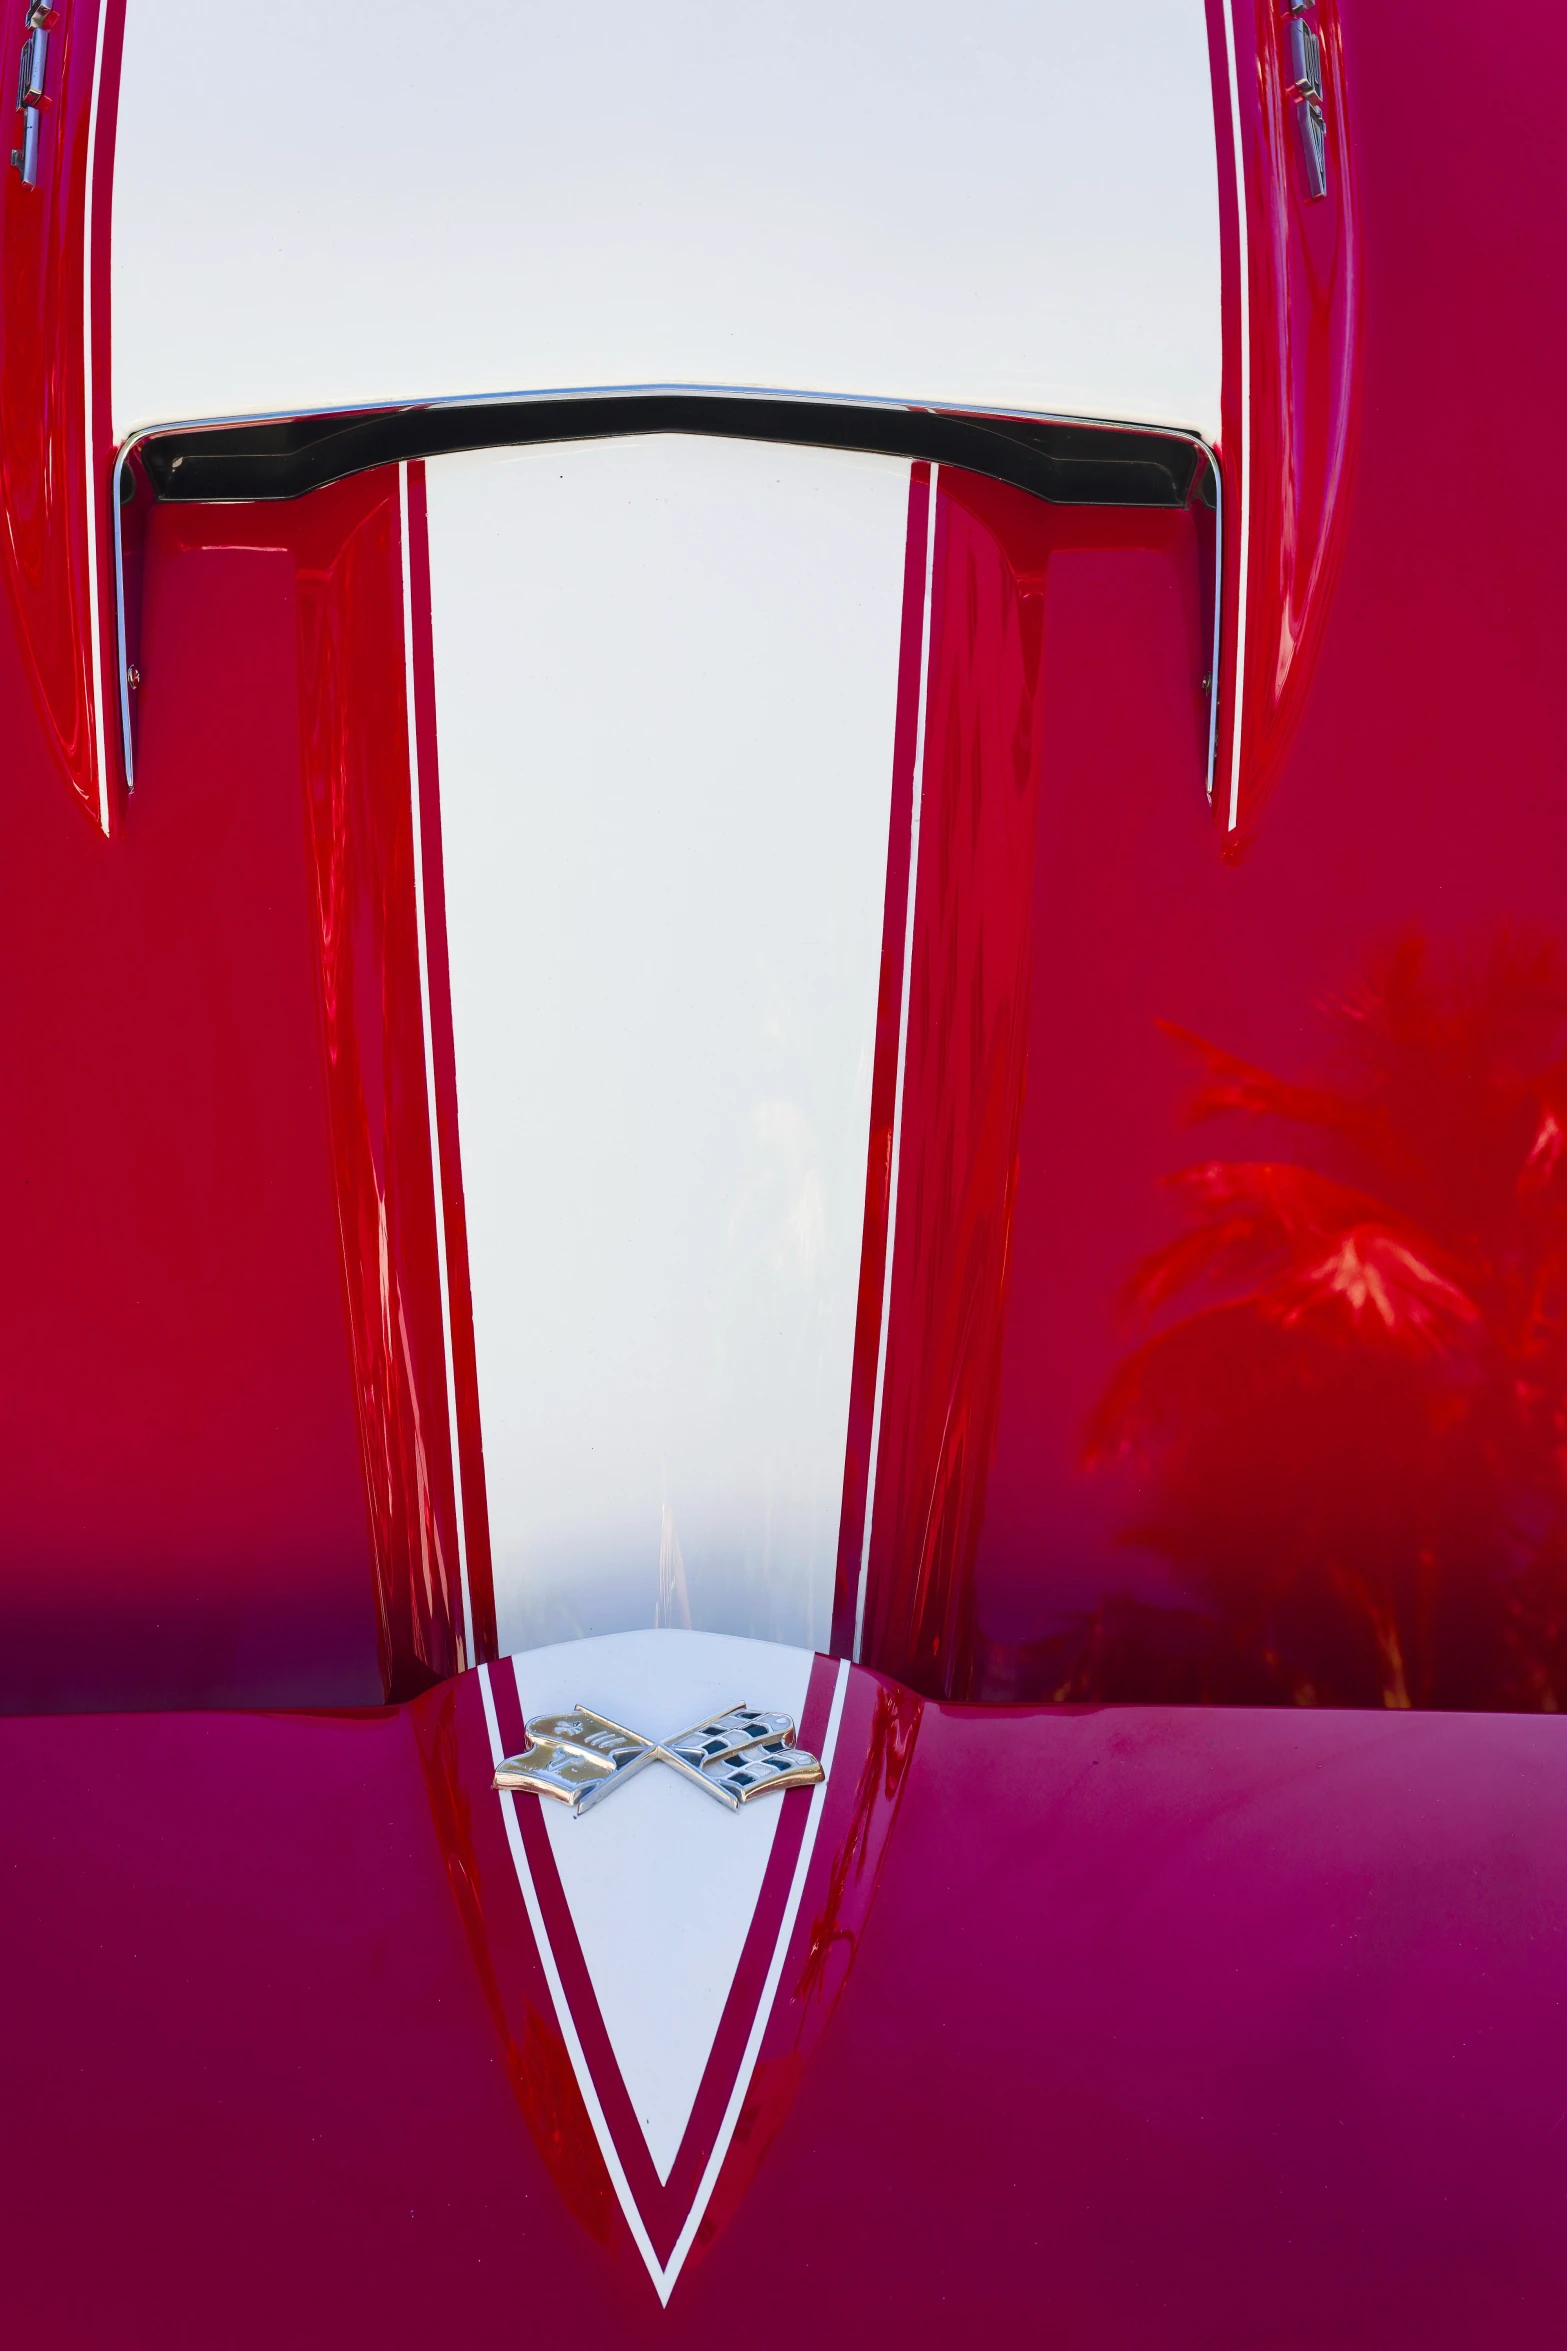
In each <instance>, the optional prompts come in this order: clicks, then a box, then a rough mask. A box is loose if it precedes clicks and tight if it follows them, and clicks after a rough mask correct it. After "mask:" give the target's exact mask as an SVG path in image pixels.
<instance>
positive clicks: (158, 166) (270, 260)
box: [113, 0, 1220, 439]
mask: <svg viewBox="0 0 1567 2351" xmlns="http://www.w3.org/2000/svg"><path fill="white" fill-rule="evenodd" d="M113 351H114V422H115V430H116V433H117V434H118V433H123V432H124V431H125V430H126V429H127V428H129V427H130V426H132V425H136V424H146V423H152V422H160V421H161V422H174V421H179V420H190V419H195V418H202V417H220V416H231V415H254V414H259V413H273V412H277V411H284V412H293V411H297V410H300V409H308V408H332V407H339V406H351V405H356V404H366V403H375V402H378V401H383V400H401V399H421V398H432V397H436V396H442V395H445V396H454V395H455V396H465V395H473V394H478V393H500V392H508V391H520V390H532V389H540V388H543V387H547V386H589V385H610V384H637V383H641V384H646V383H656V382H671V383H673V382H679V383H702V384H713V385H760V386H770V387H775V388H781V389H794V390H801V391H816V392H832V393H837V394H843V395H855V394H860V395H880V396H884V397H890V398H900V399H911V400H921V401H931V402H947V403H954V404H967V405H973V406H978V407H989V408H995V407H1001V408H1025V409H1040V410H1047V411H1052V412H1059V413H1065V414H1073V415H1085V416H1102V417H1110V418H1116V417H1120V418H1127V419H1132V420H1139V421H1143V422H1149V423H1155V424H1172V425H1183V426H1188V427H1194V428H1196V429H1197V430H1199V431H1201V432H1203V433H1205V434H1207V435H1208V436H1209V437H1210V439H1211V438H1215V437H1216V436H1217V431H1218V417H1219V375H1220V326H1219V228H1218V195H1217V167H1216V161H1215V138H1214V111H1213V97H1212V89H1211V83H1210V78H1209V64H1208V38H1207V30H1206V24H1205V18H1204V10H1203V4H1202V0H1120V4H1119V5H1117V6H1115V7H1095V6H1084V5H1083V4H1082V0H970V5H968V6H967V7H965V8H962V9H957V10H954V9H953V8H951V7H948V6H937V5H935V4H934V0H895V4H894V0H858V4H857V5H854V6H850V7H845V6H843V5H842V0H801V4H800V5H797V6H794V7H791V8H788V9H762V8H746V9H740V8H731V9H720V10H714V9H712V8H710V7H707V6H697V5H695V4H694V0H687V4H685V5H680V4H670V0H662V4H659V5H654V6H651V7H645V6H644V7H635V8H634V7H631V6H629V5H625V4H624V0H611V4H609V5H601V6H597V7H580V8H559V7H550V8H545V7H541V6H539V5H537V4H536V0H513V4H512V5H509V6H506V7H495V8H485V9H471V10H469V11H467V12H465V13H458V14H445V15H443V14H441V13H440V12H432V11H431V10H430V9H429V8H428V7H427V6H424V5H420V6H414V5H412V4H411V0H341V4H340V5H338V6H336V7H333V8H327V9H322V10H318V11H315V12H313V13H311V14H309V15H307V16H304V17H301V18H299V19H297V20H295V19H292V18H289V19H282V18H279V19H277V20H276V21H275V22H268V23H267V24H266V25H265V26H264V27H263V26H261V25H260V23H259V20H258V19H257V17H256V15H255V13H254V12H253V11H251V10H247V9H241V8H232V7H230V8H209V9H194V10H185V11H183V12H181V13H180V15H179V17H178V19H177V20H175V19H172V18H171V17H170V15H169V12H168V9H167V8H166V7H164V6H162V5H155V4H154V0H129V5H128V14H127V26H126V35H125V57H124V74H123V81H122V86H121V97H120V112H119V126H118V138H117V149H116V159H115V183H114V332H113Z"/></svg>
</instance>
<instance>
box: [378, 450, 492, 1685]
mask: <svg viewBox="0 0 1567 2351" xmlns="http://www.w3.org/2000/svg"><path fill="white" fill-rule="evenodd" d="M402 494H403V498H404V502H405V519H406V526H407V528H406V553H407V563H408V601H407V609H406V621H407V628H408V644H407V658H408V674H409V677H410V679H411V681H412V688H413V703H414V731H415V737H416V743H417V752H418V760H417V765H418V779H419V809H420V836H419V837H420V852H421V872H422V878H423V885H424V893H423V910H424V952H425V985H426V988H427V991H428V1010H429V1020H430V1030H429V1054H430V1070H431V1091H432V1092H433V1094H434V1099H435V1124H436V1132H437V1135H438V1138H439V1151H440V1162H439V1164H440V1170H441V1201H440V1207H441V1229H440V1241H441V1247H442V1250H443V1252H444V1258H445V1265H446V1292H445V1308H444V1310H445V1312H446V1314H447V1315H448V1317H449V1323H450V1344H451V1360H450V1372H451V1380H452V1387H453V1391H454V1416H455V1421H456V1428H457V1452H458V1457H459V1459H458V1474H459V1476H460V1479H461V1487H462V1502H463V1552H464V1559H465V1564H466V1574H467V1582H468V1613H469V1616H470V1618H471V1620H472V1621H471V1642H470V1646H471V1651H472V1655H471V1657H470V1660H469V1662H470V1663H472V1662H475V1661H477V1660H479V1659H482V1658H492V1657H495V1656H496V1655H498V1653H499V1645H498V1643H497V1640H496V1632H495V1581H494V1575H493V1571H492V1565H491V1557H490V1514H489V1504H488V1499H487V1496H486V1493H485V1485H484V1437H483V1430H482V1428H481V1426H480V1421H479V1367H478V1359H477V1356H476V1354H475V1351H474V1336H473V1289H472V1284H471V1281H470V1278H469V1272H468V1221H467V1212H466V1209H465V1206H464V1202H463V1188H462V1155H461V1150H460V1148H459V1141H458V1130H457V1049H456V1043H455V1040H454V1038H453V1034H452V987H451V967H450V964H449V962H448V960H447V945H446V939H447V932H446V887H445V881H444V877H443V870H442V864H441V770H440V742H439V736H438V730H437V726H436V716H435V646H434V639H433V628H432V621H431V609H430V530H429V515H428V508H427V505H426V498H425V474H424V467H423V465H422V464H421V465H410V466H409V467H408V468H407V470H406V474H405V476H404V481H403V492H402ZM450 1417H451V1416H449V1422H450ZM464 1637H465V1639H468V1638H469V1628H465V1636H464Z"/></svg>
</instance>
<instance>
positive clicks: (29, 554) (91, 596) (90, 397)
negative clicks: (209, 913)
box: [0, 0, 124, 831]
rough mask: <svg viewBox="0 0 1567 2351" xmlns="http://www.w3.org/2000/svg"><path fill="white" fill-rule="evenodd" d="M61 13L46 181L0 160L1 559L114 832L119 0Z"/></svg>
mask: <svg viewBox="0 0 1567 2351" xmlns="http://www.w3.org/2000/svg"><path fill="white" fill-rule="evenodd" d="M26 16H27V5H26V0H5V5H4V6H3V8H0V73H4V74H5V75H7V76H10V75H12V74H14V73H15V71H16V61H17V59H18V57H19V56H20V54H21V49H22V43H23V40H24V38H25V37H26V24H25V19H26ZM53 16H54V21H53V24H52V26H51V28H50V30H49V33H48V41H49V47H48V52H47V58H46V73H45V84H44V88H45V102H44V104H43V106H42V107H41V108H40V109H39V115H40V129H39V151H38V179H37V185H36V186H35V187H31V188H29V187H25V186H24V185H23V183H22V178H21V174H20V172H19V171H18V170H17V169H16V168H15V167H14V166H12V165H7V167H6V169H5V170H4V172H3V174H0V570H3V572H4V575H5V584H6V592H7V601H8V603H9V606H10V613H11V623H12V627H13V629H14V631H15V637H16V642H17V646H18V649H19V651H20V653H21V656H22V660H23V664H24V668H25V672H26V679H27V687H28V691H29V693H30V696H31V699H32V701H33V703H34V706H35V708H36V709H37V711H38V713H39V716H40V719H41V721H42V724H43V728H44V732H45V735H46V738H47V740H48V742H49V745H50V750H51V754H52V757H53V759H54V761H55V763H56V765H57V768H58V771H59V772H60V774H62V775H63V776H64V778H65V780H66V782H67V783H68V784H69V785H70V787H71V789H72V790H73V791H74V792H75V793H76V794H77V795H78V796H79V798H80V799H81V801H82V803H83V805H84V807H85V808H86V809H87V810H88V811H89V812H90V813H91V815H92V816H93V817H94V818H95V819H96V820H97V821H98V822H99V823H100V824H101V825H102V827H103V829H104V830H105V831H108V829H109V826H110V821H111V809H112V807H113V805H114V803H115V801H116V800H117V799H118V785H117V783H115V782H113V781H112V779H113V778H114V777H115V776H116V775H117V763H115V764H113V765H111V746H112V730H113V729H114V727H115V724H116V721H115V712H116V710H117V707H118V695H117V683H116V677H115V666H116V665H115V663H114V661H113V660H112V659H111V658H110V656H109V654H108V651H107V647H108V644H109V642H110V639H111V637H112V629H111V628H110V627H108V626H107V625H105V624H107V623H110V622H112V618H113V613H114V578H113V560H112V550H111V545H110V534H109V527H108V525H109V514H108V502H107V495H106V492H107V483H108V470H109V457H110V450H111V446H112V427H111V423H110V417H109V402H108V387H109V345H108V325H109V276H108V272H109V241H108V228H109V208H108V192H109V183H110V178H111V174H112V170H113V160H114V112H115V93H116V90H117V87H118V82H119V59H120V42H121V36H122V33H123V30H124V14H123V10H122V8H120V7H118V6H116V5H114V0H102V5H101V6H100V5H97V4H95V0H72V5H71V6H70V7H68V8H60V9H58V10H56V11H54V12H53ZM22 112H23V110H22V109H21V108H20V107H17V108H16V109H15V111H14V114H12V115H8V117H7V122H8V128H9V130H10V136H9V137H8V138H7V140H6V142H5V151H6V152H7V153H9V151H10V148H11V146H12V144H13V142H15V143H16V144H17V145H18V146H20V143H21V139H22V130H21V123H22ZM89 231H90V233H91V237H92V256H91V283H90V285H86V284H84V255H85V253H86V240H87V237H88V235H89ZM89 451H90V456H89Z"/></svg>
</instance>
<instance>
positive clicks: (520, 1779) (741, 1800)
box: [490, 1706, 827, 1813]
mask: <svg viewBox="0 0 1567 2351" xmlns="http://www.w3.org/2000/svg"><path fill="white" fill-rule="evenodd" d="M527 1729H528V1744H527V1746H526V1747H525V1748H524V1749H523V1751H522V1753H521V1754H520V1755H507V1756H503V1757H502V1758H501V1760H500V1762H499V1763H498V1764H497V1765H496V1767H495V1777H494V1779H493V1780H492V1781H491V1783H490V1785H491V1786H492V1787H493V1788H497V1789H501V1790H505V1789H511V1790H512V1791H514V1792H515V1793H517V1794H520V1795H530V1796H553V1797H554V1798H555V1799H556V1800H557V1801H558V1802H560V1803H563V1804H567V1805H569V1806H570V1808H571V1810H572V1811H573V1812H574V1813H576V1812H586V1811H588V1810H589V1808H590V1807H591V1806H592V1805H594V1804H598V1803H601V1802H602V1801H603V1799H604V1798H605V1797H606V1796H607V1795H609V1794H610V1793H611V1792H612V1790H614V1789H615V1788H619V1787H623V1786H624V1785H625V1783H626V1781H627V1780H630V1779H635V1778H636V1776H637V1773H638V1772H639V1771H645V1770H646V1769H647V1766H648V1765H649V1764H650V1763H667V1764H669V1765H671V1767H672V1768H673V1769H674V1770H675V1771H677V1772H679V1774H680V1776H681V1778H682V1779H687V1780H691V1781H693V1782H694V1783H695V1784H696V1786H697V1787H699V1788H700V1789H702V1791H703V1792H704V1794H706V1795H709V1796H712V1797H714V1798H716V1800H717V1801H718V1802H719V1803H720V1804H722V1805H724V1806H725V1807H726V1808H727V1809H728V1810H729V1811H730V1812H738V1811H739V1809H740V1807H741V1805H742V1804H749V1803H750V1802H751V1800H752V1798H753V1797H755V1796H765V1795H769V1794H771V1793H772V1792H773V1791H774V1790H782V1789H785V1788H809V1787H814V1786H815V1784H816V1782H817V1781H818V1780H823V1779H825V1778H826V1776H827V1774H826V1772H825V1771H824V1770H823V1769H822V1766H821V1764H820V1762H819V1761H818V1760H817V1758H816V1757H815V1756H814V1755H808V1754H807V1753H806V1751H805V1749H804V1748H803V1747H797V1746H796V1745H795V1743H794V1724H793V1722H792V1721H791V1720H790V1718H789V1716H788V1715H787V1714H759V1713H758V1712H757V1711H756V1710H755V1709H754V1708H753V1707H750V1706H731V1707H728V1708H726V1710H725V1711H724V1712H723V1713H722V1714H714V1715H710V1716H709V1717H708V1719H707V1720H706V1721H705V1722H699V1723H693V1725H692V1727H691V1728H690V1730H688V1731H677V1732H676V1734H675V1736H674V1737H673V1738H672V1739H644V1738H643V1737H641V1735H640V1734H639V1733H638V1732H636V1731H628V1730H625V1729H623V1728H622V1726H621V1725H620V1724H619V1723H617V1722H611V1721H610V1719H609V1717H608V1715H606V1714H595V1713H594V1712H593V1710H592V1708H591V1707H587V1706H579V1707H577V1709H576V1711H575V1712H574V1713H572V1714H540V1715H536V1716H535V1717H534V1719H533V1720H532V1722H530V1723H529V1724H528V1726H527Z"/></svg>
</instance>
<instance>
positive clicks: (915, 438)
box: [136, 391, 1209, 507]
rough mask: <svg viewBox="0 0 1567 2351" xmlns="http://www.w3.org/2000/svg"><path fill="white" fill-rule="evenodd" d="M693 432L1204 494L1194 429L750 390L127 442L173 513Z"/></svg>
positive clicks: (282, 424)
mask: <svg viewBox="0 0 1567 2351" xmlns="http://www.w3.org/2000/svg"><path fill="white" fill-rule="evenodd" d="M648 433H691V434H701V435H706V436H709V437H715V438H719V439H723V440H735V441H770V442H775V443H780V444H785V445H794V446H797V447H802V448H812V449H843V450H850V451H861V452H866V453H869V454H872V455H877V456H886V457H903V458H911V459H925V460H926V461H928V462H930V463H932V464H938V465H956V466H961V467H963V468H964V470H965V471H967V472H969V473H977V474H984V475H987V476H989V477H990V479H992V480H993V481H999V482H1007V483H1010V484H1011V485H1012V486H1013V487H1014V488H1016V489H1020V490H1028V491H1030V492H1032V494H1033V495H1034V496H1035V497H1036V498H1044V499H1046V500H1048V501H1049V502H1050V503H1051V504H1052V505H1057V506H1133V507H1137V506H1141V507H1150V506H1152V507H1182V506H1185V505H1187V504H1188V502H1189V501H1190V498H1191V496H1192V492H1193V487H1194V482H1195V487H1196V489H1197V492H1198V495H1199V496H1200V495H1202V493H1203V491H1204V489H1205V487H1206V485H1207V475H1208V471H1209V467H1208V464H1207V462H1206V460H1207V456H1208V452H1207V450H1206V449H1205V447H1204V445H1203V443H1202V442H1201V441H1200V440H1199V439H1198V438H1197V437H1196V435H1194V434H1191V435H1188V434H1182V433H1170V432H1156V431H1150V430H1148V429H1147V428H1145V427H1143V426H1136V425H1109V424H1079V423H1076V422H1058V421H1055V420H1050V421H1046V420H1043V419H1037V418H1032V417H1009V416H979V415H972V414H967V413H955V412H953V411H952V410H950V409H935V408H900V407H888V406H873V405H870V404H866V405H859V404H856V403H854V402H850V401H829V400H806V399H779V398H772V397H767V396H755V397H753V396H750V395H747V394H727V393H703V392H680V391H673V392H626V393H612V394H595V393H587V394H571V395H565V396H562V397H559V398H553V397H546V398H543V399H527V400H492V401H464V402H461V403H453V404H452V405H450V406H443V405H439V404H434V405H430V406H427V407H413V408H389V409H380V410H376V411H373V412H359V413H356V414H354V415H352V416H347V417H345V416H343V415H341V414H339V415H334V416H309V417H299V418H292V419H279V420H276V421H267V422H264V423H250V424H245V423H238V424H228V425H177V426H172V427H170V428H169V429H167V430H165V431H157V430H154V431H152V432H149V433H148V434H146V435H145V436H142V437H139V438H138V439H137V442H136V455H137V457H138V458H139V460H140V463H141V465H142V467H143V468H144V469H145V472H146V474H147V476H148V478H149V480H150V482H151V484H152V487H153V489H154V491H155V492H156V494H157V495H158V497H160V498H164V499H170V500H175V501H178V502H179V503H181V504H204V503H214V502H232V501H239V500H251V499H279V498H301V497H304V496H305V495H306V494H307V493H308V492H309V491H311V490H319V489H324V488H325V487H326V485H327V484H328V483H329V482H338V481H343V480H345V479H346V478H347V477H348V476H349V475H350V474H357V473H366V472H369V471H370V470H371V469H372V468H373V467H376V466H381V465H396V464H400V463H404V462H407V461H410V460H412V459H415V458H422V457H447V456H454V455H456V454H458V453H459V452H462V451H467V450H479V449H507V448H525V447H527V446H529V445H530V444H533V443H538V442H551V441H599V440H608V439H619V438H624V437H626V436H629V435H633V434H648Z"/></svg>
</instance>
